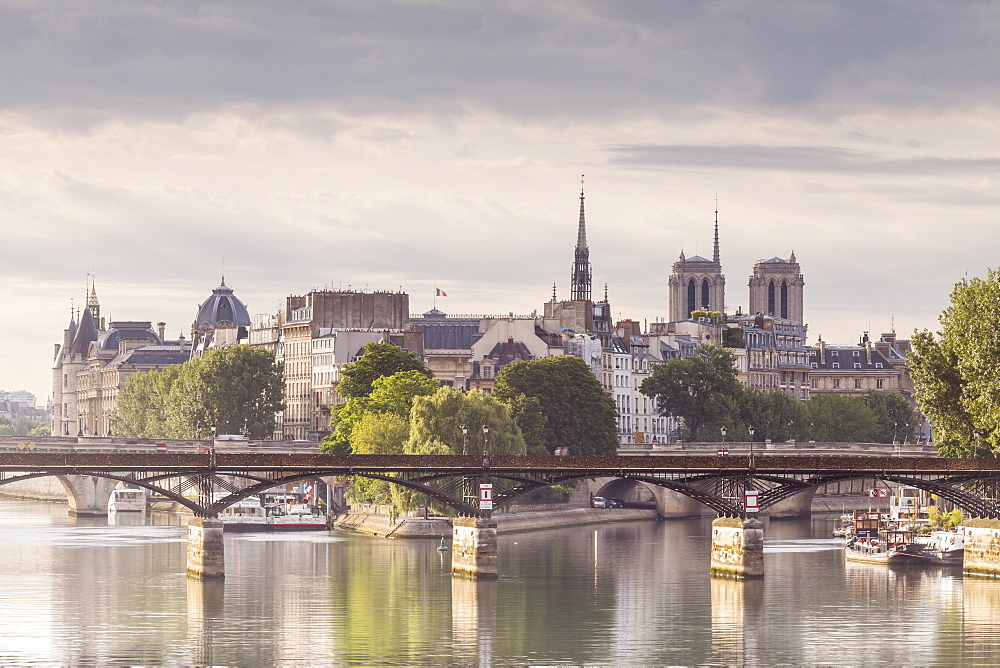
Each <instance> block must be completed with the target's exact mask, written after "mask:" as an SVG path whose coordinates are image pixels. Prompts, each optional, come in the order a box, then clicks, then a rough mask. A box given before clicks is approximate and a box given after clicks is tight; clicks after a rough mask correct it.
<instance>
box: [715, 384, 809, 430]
mask: <svg viewBox="0 0 1000 668" xmlns="http://www.w3.org/2000/svg"><path fill="white" fill-rule="evenodd" d="M736 404H737V406H738V407H739V408H738V415H739V417H738V419H736V420H734V421H733V425H732V426H730V427H729V428H728V429H727V431H728V432H729V433H728V434H727V436H729V437H730V439H731V440H733V441H744V440H746V441H749V440H750V430H749V427H751V426H752V427H753V428H754V439H755V440H759V441H763V440H766V439H769V438H770V439H772V440H775V441H787V440H790V439H793V438H794V439H795V440H809V437H810V435H809V434H808V429H809V425H808V420H806V419H804V418H805V411H804V409H803V406H802V404H801V403H800V402H798V401H796V400H795V399H793V398H791V397H790V396H788V395H787V394H785V393H784V392H781V391H778V390H773V391H770V392H762V391H761V390H758V389H755V388H742V391H741V392H740V394H739V396H738V397H737V399H736ZM713 440H714V439H713Z"/></svg>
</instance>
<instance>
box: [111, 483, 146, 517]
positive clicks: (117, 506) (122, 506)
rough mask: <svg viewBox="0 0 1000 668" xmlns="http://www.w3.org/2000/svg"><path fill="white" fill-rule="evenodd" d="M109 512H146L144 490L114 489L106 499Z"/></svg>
mask: <svg viewBox="0 0 1000 668" xmlns="http://www.w3.org/2000/svg"><path fill="white" fill-rule="evenodd" d="M108 512H109V513H143V512H146V490H144V489H136V488H124V489H115V490H112V492H111V498H110V499H108Z"/></svg>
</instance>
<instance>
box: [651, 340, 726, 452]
mask: <svg viewBox="0 0 1000 668" xmlns="http://www.w3.org/2000/svg"><path fill="white" fill-rule="evenodd" d="M736 373H737V372H736V366H735V360H734V358H733V354H732V353H731V352H729V351H728V350H726V349H725V348H717V347H716V346H713V345H704V346H701V347H699V348H698V349H697V350H696V351H695V353H694V355H692V356H691V357H689V358H684V359H676V360H670V361H669V362H662V363H660V364H657V365H656V366H654V367H653V371H652V373H650V375H649V378H647V379H646V380H644V381H642V385H640V386H639V391H640V392H642V393H643V394H645V395H646V396H649V397H652V398H654V399H655V400H656V405H657V407H658V409H659V411H660V414H661V415H670V416H673V417H677V418H681V419H682V420H684V428H685V430H686V432H687V438H686V440H687V441H689V442H690V441H696V440H698V435H699V431H700V430H701V429H702V427H703V426H704V425H706V424H719V423H721V421H722V420H723V419H724V418H725V417H726V416H727V415H728V414H729V413H730V410H731V406H732V404H733V402H734V401H735V400H738V398H739V396H740V393H741V392H742V388H741V387H740V384H739V383H738V382H737V380H736ZM713 440H714V437H713Z"/></svg>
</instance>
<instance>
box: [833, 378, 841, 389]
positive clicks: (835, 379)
mask: <svg viewBox="0 0 1000 668" xmlns="http://www.w3.org/2000/svg"><path fill="white" fill-rule="evenodd" d="M833 387H834V389H836V388H838V387H840V379H839V378H834V379H833Z"/></svg>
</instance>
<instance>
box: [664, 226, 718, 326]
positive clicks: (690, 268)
mask: <svg viewBox="0 0 1000 668" xmlns="http://www.w3.org/2000/svg"><path fill="white" fill-rule="evenodd" d="M667 290H668V293H669V299H670V320H671V322H677V321H680V320H687V319H689V318H690V317H691V311H698V310H703V311H718V312H719V313H725V310H726V277H725V276H723V275H722V262H721V260H720V259H719V212H718V210H716V212H715V244H714V248H713V252H712V259H711V260H709V259H707V258H703V257H701V256H698V255H695V256H693V257H690V258H687V257H685V256H684V251H681V256H680V259H679V260H677V262H674V267H673V271H672V272H671V274H670V279H669V280H668V281H667Z"/></svg>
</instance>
